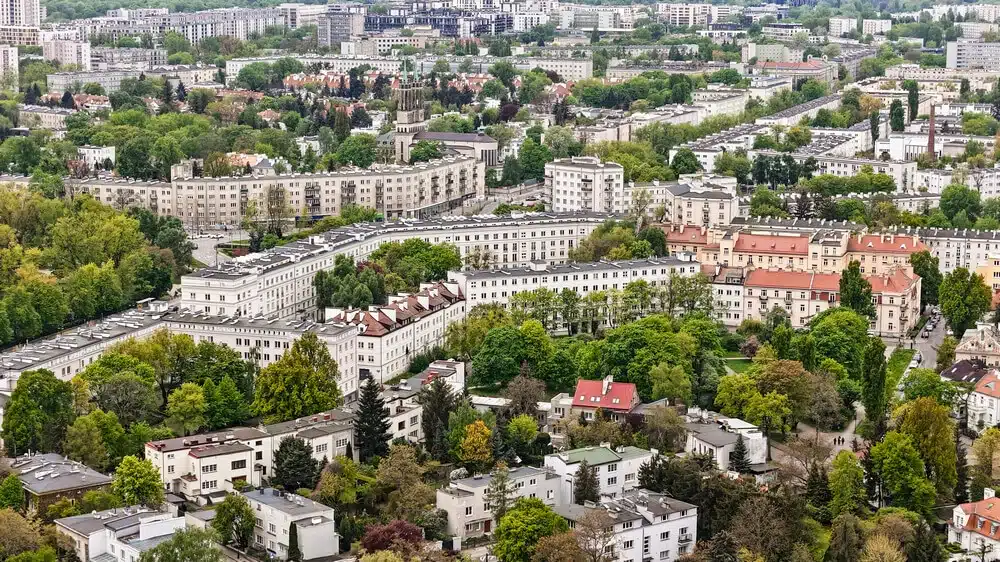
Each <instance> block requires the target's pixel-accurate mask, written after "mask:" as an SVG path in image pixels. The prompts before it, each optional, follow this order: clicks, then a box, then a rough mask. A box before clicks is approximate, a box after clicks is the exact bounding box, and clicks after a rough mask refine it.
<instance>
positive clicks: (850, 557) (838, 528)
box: [824, 451, 864, 562]
mask: <svg viewBox="0 0 1000 562" xmlns="http://www.w3.org/2000/svg"><path fill="white" fill-rule="evenodd" d="M845 453H847V451H841V453H840V454H845ZM848 454H849V453H848ZM852 456H853V455H852ZM863 537H864V531H863V530H862V528H861V521H860V520H859V519H858V518H857V517H855V516H854V515H853V514H851V513H844V514H843V515H839V516H837V517H836V518H835V519H834V520H833V525H831V527H830V547H829V549H827V552H826V557H825V558H824V560H825V561H826V562H855V561H856V560H858V559H860V557H861V549H862V547H863V545H864V538H863Z"/></svg>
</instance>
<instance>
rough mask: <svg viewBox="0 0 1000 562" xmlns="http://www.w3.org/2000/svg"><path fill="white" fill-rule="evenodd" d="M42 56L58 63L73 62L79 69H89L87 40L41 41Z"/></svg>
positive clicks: (88, 43)
mask: <svg viewBox="0 0 1000 562" xmlns="http://www.w3.org/2000/svg"><path fill="white" fill-rule="evenodd" d="M42 56H44V57H45V60H54V61H59V64H60V65H67V64H74V65H76V66H77V68H78V69H80V70H86V71H89V70H91V62H90V61H91V59H90V42H89V41H63V40H52V41H42Z"/></svg>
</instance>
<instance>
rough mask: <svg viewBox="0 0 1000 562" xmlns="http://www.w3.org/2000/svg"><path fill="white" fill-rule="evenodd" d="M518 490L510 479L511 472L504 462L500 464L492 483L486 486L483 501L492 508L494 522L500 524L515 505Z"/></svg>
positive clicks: (491, 480)
mask: <svg viewBox="0 0 1000 562" xmlns="http://www.w3.org/2000/svg"><path fill="white" fill-rule="evenodd" d="M516 496H517V490H516V489H515V488H514V483H513V482H512V481H511V479H510V470H509V469H508V468H507V464H506V463H504V462H502V461H501V462H498V463H497V466H496V468H494V469H493V474H492V475H491V476H490V483H489V484H488V485H487V486H486V492H485V493H484V495H483V499H484V500H485V501H486V504H487V505H488V506H490V512H491V513H492V514H493V520H494V521H497V522H499V521H500V520H501V519H503V516H504V515H506V514H507V511H508V510H510V508H511V506H512V505H513V504H514V498H515V497H516Z"/></svg>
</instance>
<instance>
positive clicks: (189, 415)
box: [167, 382, 208, 435]
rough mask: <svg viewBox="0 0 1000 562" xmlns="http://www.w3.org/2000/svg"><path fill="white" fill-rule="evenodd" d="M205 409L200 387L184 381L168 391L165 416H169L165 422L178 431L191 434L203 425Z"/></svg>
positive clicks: (203, 396)
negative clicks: (168, 396)
mask: <svg viewBox="0 0 1000 562" xmlns="http://www.w3.org/2000/svg"><path fill="white" fill-rule="evenodd" d="M207 410H208V405H207V404H206V402H205V393H204V392H203V391H202V389H201V387H200V386H198V385H197V384H194V383H192V382H186V383H184V384H182V385H181V387H180V388H178V389H177V390H175V391H173V392H172V393H170V399H169V400H168V401H167V416H169V417H168V418H167V423H168V425H170V426H172V427H174V428H175V429H177V430H178V433H180V432H183V434H184V435H191V434H192V433H194V432H196V431H198V429H199V428H201V427H202V426H204V425H205V412H206V411H207Z"/></svg>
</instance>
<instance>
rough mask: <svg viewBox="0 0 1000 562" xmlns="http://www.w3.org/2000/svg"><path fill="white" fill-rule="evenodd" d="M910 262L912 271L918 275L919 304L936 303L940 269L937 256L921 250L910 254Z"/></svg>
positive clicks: (940, 277) (940, 276) (939, 284)
mask: <svg viewBox="0 0 1000 562" xmlns="http://www.w3.org/2000/svg"><path fill="white" fill-rule="evenodd" d="M910 264H912V265H913V273H915V274H917V275H919V276H920V302H921V304H924V305H928V304H937V302H938V288H939V287H940V286H941V280H942V278H943V276H942V275H941V269H940V267H938V258H936V257H934V256H933V255H931V253H930V252H929V251H927V250H922V251H920V252H916V253H913V254H910Z"/></svg>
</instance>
